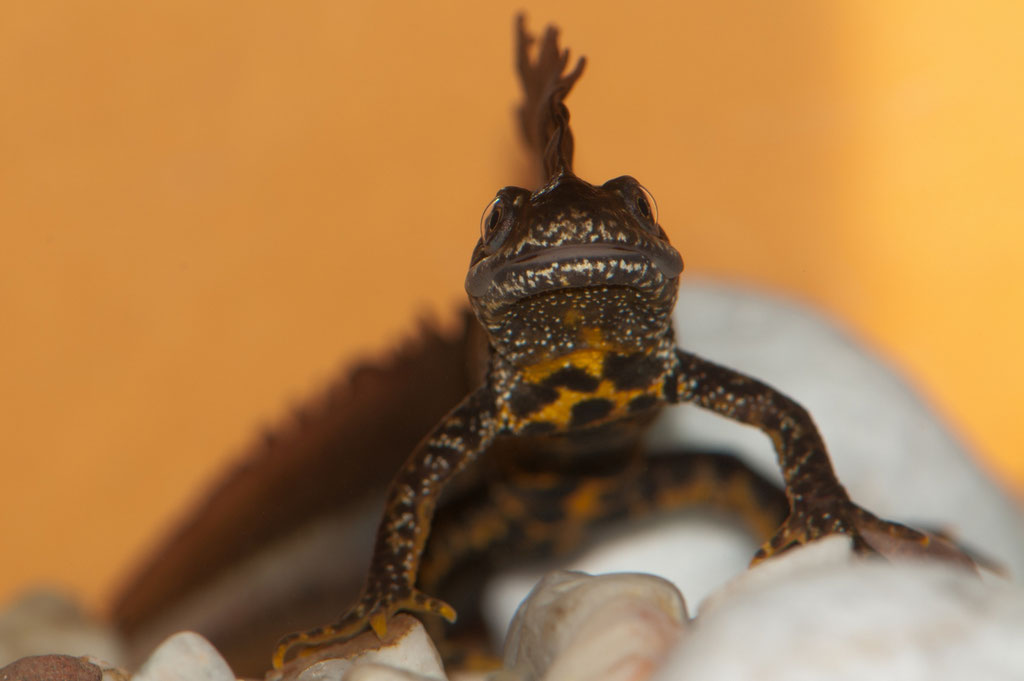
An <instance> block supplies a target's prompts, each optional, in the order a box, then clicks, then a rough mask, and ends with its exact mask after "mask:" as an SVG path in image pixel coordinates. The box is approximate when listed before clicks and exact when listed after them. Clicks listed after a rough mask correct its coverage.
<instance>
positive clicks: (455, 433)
mask: <svg viewBox="0 0 1024 681" xmlns="http://www.w3.org/2000/svg"><path fill="white" fill-rule="evenodd" d="M495 412H496V409H495V403H494V397H493V392H492V391H491V390H490V388H488V387H483V388H480V389H479V390H477V391H476V392H474V393H472V394H470V395H469V396H468V397H467V398H466V399H464V400H463V401H462V402H461V403H460V404H459V405H458V406H457V407H455V409H453V410H452V411H451V412H449V414H448V415H447V416H446V417H445V418H444V420H443V421H442V422H441V423H440V425H438V426H437V427H436V428H435V429H434V431H433V432H432V433H431V434H430V435H429V436H428V437H427V438H426V439H425V440H423V442H421V443H420V445H419V446H418V447H417V448H416V450H415V451H414V452H413V454H412V456H410V457H409V459H408V460H407V461H406V462H405V464H403V466H402V468H401V469H400V470H399V472H398V474H397V475H396V476H395V479H394V480H393V481H392V483H391V487H390V488H389V490H388V497H387V506H386V508H385V511H384V516H383V519H382V520H381V523H380V526H379V527H378V529H377V539H376V542H375V544H374V550H373V560H372V562H371V564H370V570H369V576H368V577H367V580H366V585H365V586H364V587H363V591H362V593H361V595H360V597H359V600H358V601H357V602H356V604H355V605H354V606H353V607H352V609H351V610H349V611H348V612H347V613H345V615H343V616H342V617H341V619H340V620H338V622H336V623H335V624H333V625H330V626H327V627H320V628H317V629H313V630H311V631H306V632H299V633H295V634H291V635H289V636H286V637H284V638H283V639H282V640H281V641H280V643H278V645H277V649H276V650H275V651H274V658H273V663H274V667H275V668H280V667H281V666H282V665H283V664H284V662H285V660H286V659H287V658H288V657H289V655H290V654H291V653H292V652H293V651H302V650H305V649H311V648H322V647H324V646H326V645H329V644H331V643H334V642H336V641H341V640H345V639H348V638H351V637H353V636H355V635H357V634H359V633H361V632H362V631H363V630H365V629H367V628H368V627H369V628H372V629H373V631H374V632H375V633H376V634H377V635H378V636H379V637H381V638H383V637H384V635H385V634H386V633H387V625H388V620H389V619H390V618H391V617H392V616H393V615H395V614H396V613H397V612H399V611H402V610H404V611H407V612H413V613H433V614H437V615H440V616H442V617H444V618H445V619H447V620H448V621H454V620H455V610H454V609H453V608H452V607H451V606H450V605H448V604H447V603H445V602H443V601H440V600H438V599H436V598H432V597H430V596H428V595H426V594H424V593H422V592H421V591H419V590H417V589H416V587H415V584H416V576H417V573H418V572H419V565H420V557H421V556H422V554H423V547H424V545H425V544H426V541H427V536H428V535H429V534H430V523H431V519H432V517H433V513H434V506H435V505H436V504H437V500H438V498H439V497H440V495H441V491H442V489H443V488H444V485H445V483H447V482H448V480H449V479H450V478H451V477H452V476H454V475H455V474H456V473H458V472H459V471H460V470H462V469H463V468H464V467H465V466H466V464H468V463H469V462H470V461H472V460H473V459H474V458H475V457H476V456H477V454H479V453H480V452H482V451H483V450H485V449H486V448H487V446H488V445H489V444H490V442H491V440H493V439H494V436H495V434H496V433H497V431H498V427H497V424H496V419H495ZM300 654H301V653H300Z"/></svg>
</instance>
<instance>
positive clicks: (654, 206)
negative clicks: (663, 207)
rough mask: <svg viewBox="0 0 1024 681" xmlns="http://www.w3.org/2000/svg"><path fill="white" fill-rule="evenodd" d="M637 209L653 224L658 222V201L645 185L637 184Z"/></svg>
mask: <svg viewBox="0 0 1024 681" xmlns="http://www.w3.org/2000/svg"><path fill="white" fill-rule="evenodd" d="M637 189H638V191H637V194H636V210H637V212H638V213H640V216H641V217H642V218H644V219H645V220H648V221H649V222H650V223H651V224H653V225H657V224H658V202H657V201H655V200H654V197H653V196H651V193H650V192H649V191H647V190H646V189H645V188H644V186H643V185H640V184H638V185H637Z"/></svg>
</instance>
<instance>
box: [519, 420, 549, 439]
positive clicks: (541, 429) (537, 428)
mask: <svg viewBox="0 0 1024 681" xmlns="http://www.w3.org/2000/svg"><path fill="white" fill-rule="evenodd" d="M556 429H557V426H556V425H555V424H554V423H551V422H550V421H530V422H529V423H527V424H526V425H524V426H523V427H522V428H521V429H520V430H519V434H520V435H524V436H528V435H548V434H549V433H553V432H554V431H555V430H556Z"/></svg>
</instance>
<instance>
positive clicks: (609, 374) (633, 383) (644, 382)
mask: <svg viewBox="0 0 1024 681" xmlns="http://www.w3.org/2000/svg"><path fill="white" fill-rule="evenodd" d="M663 371H664V365H663V363H662V362H659V361H658V359H657V358H656V357H651V356H650V355H649V354H647V353H640V352H638V353H634V354H631V355H620V354H618V353H610V354H609V355H608V356H607V357H605V360H604V368H603V369H602V374H603V376H604V377H605V378H607V379H609V380H610V381H611V382H612V384H613V385H614V386H615V387H616V388H617V389H619V390H632V389H636V388H645V387H647V386H649V385H650V384H651V383H654V381H655V380H656V379H657V378H658V376H659V375H661V373H662V372H663Z"/></svg>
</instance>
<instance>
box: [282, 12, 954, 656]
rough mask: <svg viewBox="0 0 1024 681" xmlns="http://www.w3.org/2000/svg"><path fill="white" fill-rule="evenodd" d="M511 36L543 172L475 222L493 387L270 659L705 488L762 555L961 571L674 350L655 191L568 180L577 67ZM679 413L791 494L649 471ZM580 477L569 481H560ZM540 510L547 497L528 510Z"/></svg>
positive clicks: (440, 607)
mask: <svg viewBox="0 0 1024 681" xmlns="http://www.w3.org/2000/svg"><path fill="white" fill-rule="evenodd" d="M517 35H518V40H517V43H518V45H517V61H518V69H519V74H520V77H521V81H522V85H523V89H524V93H525V100H524V104H523V105H522V108H521V110H520V114H521V121H520V122H521V124H522V127H523V132H524V134H525V137H526V139H527V141H528V143H529V144H530V146H531V148H532V149H533V151H534V152H535V153H536V156H537V158H538V159H539V161H540V165H541V167H542V169H543V173H542V174H543V180H542V183H541V186H540V188H539V189H536V190H532V191H531V190H529V189H524V188H521V187H513V186H509V187H504V188H503V189H501V190H500V191H498V193H497V195H496V196H495V197H494V198H493V200H491V202H490V203H489V204H488V206H487V208H486V210H485V211H484V213H483V216H482V219H481V225H480V228H481V233H480V238H479V240H478V241H477V243H476V245H475V247H474V249H473V252H472V256H471V259H470V266H469V271H468V273H467V274H466V279H465V288H466V292H467V294H468V297H469V302H470V305H471V307H472V310H473V313H474V314H475V316H476V318H477V320H478V321H479V323H480V325H481V326H482V328H483V330H484V332H485V334H486V338H487V341H488V346H489V358H488V363H487V368H486V372H485V375H484V377H483V380H482V383H481V385H479V387H477V388H476V389H475V390H473V391H472V392H470V394H468V395H467V396H465V398H464V399H462V401H461V402H459V403H458V404H457V405H456V406H455V407H454V408H453V409H452V410H451V411H449V412H448V414H447V415H446V416H445V417H444V418H443V419H442V420H441V421H440V423H438V424H437V425H436V427H434V428H433V430H432V431H431V432H429V433H428V434H427V435H426V437H425V438H424V439H423V440H422V441H421V442H420V444H419V445H418V446H417V447H416V448H415V450H414V451H413V452H412V454H411V455H410V456H409V458H408V459H407V460H406V461H405V463H404V464H403V465H402V466H401V468H400V469H399V471H398V473H397V474H396V475H395V477H394V479H393V481H392V482H391V485H390V487H389V490H388V493H387V498H386V505H385V510H384V513H383V517H382V519H381V521H380V525H379V528H378V530H377V534H376V539H375V543H374V549H373V556H372V559H371V563H370V567H369V571H368V573H367V577H366V582H365V584H364V586H363V588H362V591H361V594H360V595H359V597H358V599H357V600H356V602H355V604H354V605H352V607H351V608H350V609H349V610H348V611H347V612H346V613H344V614H343V616H342V617H341V618H340V619H339V620H338V621H337V622H335V623H334V624H331V625H329V626H324V627H320V628H317V629H313V630H310V631H305V632H300V633H295V634H291V635H289V636H286V637H285V638H283V639H282V640H281V642H280V643H279V645H278V647H277V649H276V651H275V653H274V655H273V664H274V666H275V667H281V666H282V665H283V664H284V663H285V662H286V661H287V660H288V659H290V658H292V657H293V656H295V655H302V654H305V653H307V652H308V651H310V650H311V649H317V648H321V647H324V646H326V645H330V644H332V643H334V642H337V641H341V640H345V639H348V638H351V637H353V636H356V635H358V634H360V633H362V632H363V631H365V630H367V629H372V630H373V631H374V632H375V633H376V634H377V636H379V637H381V638H383V637H384V636H385V635H386V633H387V629H388V622H389V620H390V618H391V617H393V616H394V615H395V614H396V613H398V612H400V611H405V612H409V613H413V614H417V615H419V614H432V615H439V616H440V617H442V618H444V619H445V620H448V621H449V622H453V621H454V620H455V619H456V611H455V608H454V607H453V606H452V605H450V604H449V603H448V602H446V601H443V600H440V599H439V598H438V597H436V596H435V595H433V594H432V593H430V591H429V587H427V586H426V585H428V584H429V585H438V584H440V583H441V582H442V581H443V580H444V577H445V575H446V574H448V573H450V572H451V570H452V569H453V567H454V566H455V565H456V564H457V563H458V562H459V561H460V560H462V559H465V558H466V557H467V556H471V555H479V554H483V553H484V552H486V551H488V550H490V549H491V548H493V547H495V546H497V545H504V546H506V547H509V546H515V547H518V549H522V548H528V547H537V546H543V547H545V548H548V549H550V548H558V547H561V546H563V545H567V544H571V543H572V542H573V541H575V540H577V539H578V537H579V535H580V533H581V531H582V529H583V528H584V527H586V526H587V525H588V524H591V523H593V522H597V521H602V520H607V519H609V518H613V517H622V516H625V515H630V514H636V513H643V512H656V511H659V510H663V509H665V508H673V507H678V506H680V505H684V504H687V503H692V502H693V501H694V500H701V499H703V500H712V501H713V500H714V497H715V493H714V492H712V491H709V486H708V485H707V484H706V483H707V481H708V480H709V479H711V478H714V479H717V480H719V481H721V480H723V479H728V480H732V481H734V482H736V481H738V482H736V484H737V485H738V486H739V488H740V489H742V490H749V491H750V494H745V493H741V494H739V495H736V494H733V495H732V496H733V498H731V499H726V500H725V502H726V503H732V505H733V506H743V505H744V503H746V504H747V505H748V507H749V508H748V511H750V515H751V516H752V517H753V516H757V515H758V514H759V513H760V514H761V516H762V517H763V518H767V519H768V522H769V523H771V524H772V525H774V526H776V527H775V528H774V530H773V531H766V532H765V533H766V535H768V539H767V541H765V542H764V543H763V545H762V546H761V547H760V549H759V550H758V551H757V553H756V554H755V556H754V559H753V560H754V561H755V562H757V561H761V560H764V559H767V558H769V557H771V556H774V555H776V554H778V553H780V552H782V551H785V550H787V549H789V548H791V547H793V546H796V545H800V544H805V543H807V542H810V541H814V540H815V539H818V538H821V537H824V536H827V535H833V534H842V535H846V536H848V537H850V538H851V540H852V546H853V548H854V550H855V551H857V552H859V553H875V552H881V553H883V554H886V555H891V554H900V553H916V554H925V555H930V556H933V557H937V558H940V559H946V560H952V561H954V562H958V563H961V564H963V565H966V566H970V565H971V561H970V559H969V558H967V557H966V556H965V555H964V554H962V553H961V552H959V551H958V550H957V549H955V548H953V547H952V546H950V545H949V544H948V543H947V542H944V541H942V540H941V539H940V538H939V537H937V536H935V535H932V534H929V533H927V532H921V531H917V530H914V529H911V528H909V527H906V526H904V525H901V524H898V523H895V522H890V521H887V520H883V519H881V518H878V517H876V516H875V515H873V514H872V513H871V512H869V511H868V510H866V509H864V508H862V507H861V506H859V505H857V504H856V503H855V502H854V501H852V500H851V498H850V496H849V494H848V493H847V492H846V490H845V489H844V487H843V485H842V484H841V483H840V482H839V480H838V479H837V477H836V475H835V472H834V471H833V468H832V464H831V462H830V460H829V455H828V451H827V449H826V446H825V443H824V441H823V440H822V437H821V435H820V433H819V432H818V429H817V427H816V426H815V424H814V422H813V420H812V418H811V416H810V414H809V413H808V412H807V411H806V410H805V409H804V408H803V407H801V406H800V405H799V404H798V403H797V402H795V401H794V400H792V399H791V398H789V397H787V396H786V395H784V394H783V393H781V392H779V391H778V390H776V389H775V388H773V387H771V386H769V385H767V384H765V383H762V382H761V381H758V380H757V379H755V378H752V377H750V376H746V375H744V374H742V373H740V372H738V371H735V370H733V369H730V368H728V367H724V366H720V365H718V364H715V363H713V362H711V361H708V360H706V359H703V358H701V357H698V356H697V355H694V354H692V353H689V352H687V351H685V350H684V349H682V348H680V347H679V346H678V344H677V343H676V338H675V333H674V330H673V327H672V319H671V317H672V310H673V307H674V304H675V301H676V296H677V292H678V287H679V280H680V275H681V274H682V271H683V260H682V257H681V256H680V254H679V252H678V251H677V250H676V249H675V248H674V247H673V246H672V245H671V244H670V243H669V240H668V237H667V236H666V233H665V230H664V229H663V228H662V227H661V225H660V224H659V222H658V215H657V210H656V203H655V201H654V199H653V197H652V196H651V194H650V193H649V192H648V191H647V190H646V189H645V188H644V187H643V186H642V185H641V184H640V183H639V182H638V181H637V180H635V179H634V178H632V177H630V176H627V175H624V176H621V177H616V178H614V179H611V180H608V181H606V182H604V183H603V184H597V185H595V184H591V183H589V182H587V181H585V180H583V179H581V178H580V177H578V176H577V175H576V174H575V173H574V171H573V166H572V160H573V146H574V141H573V135H572V132H571V130H570V127H569V113H568V109H567V108H566V105H565V103H564V100H565V98H566V96H567V95H568V94H569V92H570V90H571V89H572V88H573V86H574V85H575V83H576V82H577V80H578V79H579V77H580V76H581V75H582V72H583V68H584V64H585V60H584V59H583V58H580V59H579V60H578V61H577V62H576V64H575V66H574V67H573V68H572V69H571V70H568V71H567V70H566V67H567V65H568V62H569V53H568V51H563V50H561V49H560V48H559V46H558V34H557V30H556V29H554V28H553V27H549V28H548V29H547V31H546V33H545V34H544V36H543V39H542V40H541V44H540V48H539V52H538V56H537V58H536V59H534V58H532V56H531V52H532V50H531V47H532V43H533V42H534V40H535V39H534V38H533V36H531V35H529V34H528V33H527V31H526V29H525V25H524V21H523V19H522V17H520V18H519V20H518V24H517ZM686 403H689V404H694V405H697V406H699V407H701V408H704V409H708V410H711V411H713V412H715V413H717V414H720V415H722V416H725V417H727V418H729V419H732V420H734V421H736V422H738V423H740V424H746V425H749V426H753V427H756V428H759V429H760V430H761V431H763V432H764V433H765V435H767V436H768V437H769V438H770V439H771V442H772V444H773V446H774V449H775V452H776V455H777V460H778V465H779V468H780V469H781V472H782V478H783V481H784V490H783V493H784V497H780V496H773V495H772V494H771V493H764V492H763V491H764V489H765V487H766V486H769V487H770V485H769V484H768V483H765V482H764V481H761V480H760V479H759V478H758V476H757V475H756V474H755V473H753V472H752V471H750V470H749V469H747V468H746V467H745V466H743V465H742V464H739V463H738V462H737V460H735V459H732V458H729V457H712V456H703V457H700V456H699V457H696V458H691V457H679V458H678V459H676V460H672V459H671V458H670V459H666V458H664V457H659V458H658V459H657V460H654V459H648V460H645V459H644V457H643V448H642V436H643V434H644V431H645V428H646V427H647V426H648V425H649V424H650V423H651V422H652V420H653V419H654V417H655V416H656V415H657V414H658V413H659V411H660V410H662V409H663V408H664V407H666V406H668V405H675V404H686ZM508 452H514V453H515V456H508V455H507V453H508ZM491 457H495V458H497V459H498V460H500V461H501V463H499V464H497V468H498V469H499V470H502V471H505V472H507V473H508V475H507V476H506V477H505V478H504V479H503V480H500V481H499V483H500V484H499V485H497V486H496V487H495V488H494V490H493V493H492V494H491V497H492V499H491V500H490V503H489V504H488V503H474V504H472V505H471V507H470V508H469V509H468V510H467V509H461V510H460V511H459V513H457V514H456V517H455V519H454V521H453V520H452V519H451V517H449V519H448V520H446V521H445V523H443V526H444V529H443V531H442V530H439V535H438V536H436V537H434V538H433V540H432V542H431V549H430V550H429V551H426V550H427V547H428V537H429V536H430V533H431V526H432V520H433V519H434V516H435V511H436V509H437V507H438V503H439V501H440V500H441V498H442V494H443V493H444V492H445V491H446V489H448V488H449V487H450V483H451V482H452V481H453V480H455V479H456V478H457V476H458V475H459V474H460V472H462V471H464V470H465V469H467V467H469V466H470V464H474V463H476V462H478V460H480V459H481V458H491ZM517 457H518V458H517ZM694 461H697V462H699V464H700V466H697V468H700V467H701V466H702V467H704V468H705V469H708V470H714V471H716V473H715V474H714V475H712V476H711V478H707V477H705V478H704V479H703V480H702V479H701V478H700V476H697V477H694V476H693V475H691V474H689V473H688V472H687V471H692V470H694V468H695V464H694ZM574 471H575V472H576V473H577V474H578V476H579V477H578V479H577V480H576V481H575V482H571V483H567V482H565V475H566V474H567V473H572V472H574ZM759 490H760V492H759ZM719 496H720V497H721V495H719ZM726 496H728V494H726ZM737 497H738V498H737ZM537 499H542V500H546V501H545V503H543V504H537V505H534V503H533V502H535V501H536V500H537ZM553 499H554V500H557V503H551V502H552V500H553ZM744 499H745V500H744ZM780 500H781V503H780ZM719 501H721V498H720V499H719ZM518 549H517V550H518ZM425 551H426V555H425Z"/></svg>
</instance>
